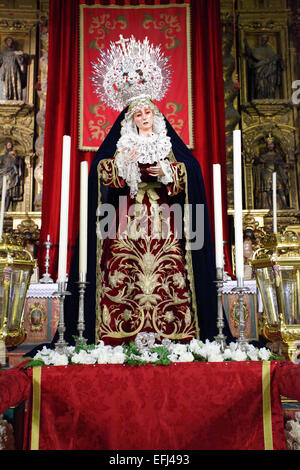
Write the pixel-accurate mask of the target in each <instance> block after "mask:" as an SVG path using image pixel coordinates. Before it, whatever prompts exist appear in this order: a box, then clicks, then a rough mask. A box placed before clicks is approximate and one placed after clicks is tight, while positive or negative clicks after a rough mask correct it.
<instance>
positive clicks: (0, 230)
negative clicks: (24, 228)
mask: <svg viewBox="0 0 300 470" xmlns="http://www.w3.org/2000/svg"><path fill="white" fill-rule="evenodd" d="M5 199H6V175H4V176H2V196H1V212H0V240H1V239H2V235H3V224H4V212H5Z"/></svg>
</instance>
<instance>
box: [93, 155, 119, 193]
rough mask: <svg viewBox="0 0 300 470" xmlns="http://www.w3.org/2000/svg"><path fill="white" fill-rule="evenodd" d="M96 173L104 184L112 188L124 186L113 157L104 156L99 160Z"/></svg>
mask: <svg viewBox="0 0 300 470" xmlns="http://www.w3.org/2000/svg"><path fill="white" fill-rule="evenodd" d="M98 175H99V179H100V180H101V181H102V183H103V184H104V185H105V186H112V187H114V188H123V187H124V186H125V183H124V181H123V180H122V179H121V178H120V177H119V175H118V169H117V167H116V164H115V160H114V159H113V158H106V159H104V160H101V161H100V162H99V164H98Z"/></svg>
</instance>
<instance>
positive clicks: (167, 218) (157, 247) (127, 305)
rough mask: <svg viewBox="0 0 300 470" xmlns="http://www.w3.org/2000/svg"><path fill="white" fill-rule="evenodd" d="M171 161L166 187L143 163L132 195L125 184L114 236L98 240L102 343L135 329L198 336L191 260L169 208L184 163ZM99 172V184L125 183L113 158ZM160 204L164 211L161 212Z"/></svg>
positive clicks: (130, 335)
mask: <svg viewBox="0 0 300 470" xmlns="http://www.w3.org/2000/svg"><path fill="white" fill-rule="evenodd" d="M171 165H172V170H173V175H174V177H173V180H174V181H173V183H172V184H170V185H168V186H165V185H164V184H162V183H159V182H157V180H156V179H155V178H153V177H149V176H147V173H146V171H145V166H141V174H142V179H143V183H139V190H138V193H137V195H136V197H135V199H132V198H130V197H129V188H128V192H127V196H126V197H123V204H122V206H119V208H118V213H116V215H115V222H116V224H115V225H114V226H113V227H115V229H116V233H115V236H114V232H113V230H114V228H113V229H112V231H111V232H110V236H109V237H107V238H105V239H104V240H98V255H97V296H96V311H97V324H96V337H97V339H101V340H103V341H104V342H105V343H106V344H111V345H116V344H123V343H129V342H130V341H134V339H135V336H136V335H137V334H138V333H139V332H153V333H158V334H159V335H160V337H161V338H169V339H171V340H173V341H181V342H187V341H190V340H191V339H192V338H193V337H197V336H198V325H197V319H196V316H195V314H194V309H193V307H192V306H193V292H192V290H190V283H189V276H190V275H189V273H190V272H191V270H189V269H188V265H189V262H190V261H189V259H188V257H187V258H186V257H185V255H184V252H185V250H184V248H183V247H184V243H183V240H180V239H179V238H178V235H180V233H179V231H178V229H176V220H178V219H177V217H178V213H176V214H177V215H174V213H173V211H168V208H169V207H170V205H171V204H172V196H173V195H175V194H178V193H179V192H180V191H183V190H184V187H185V176H186V174H185V166H184V164H183V163H175V162H174V163H171ZM98 175H99V182H100V184H104V185H108V186H111V187H116V188H121V187H125V186H126V183H125V181H124V180H123V179H122V178H120V177H119V176H118V172H117V169H116V166H115V162H114V159H107V160H102V161H101V162H100V163H99V165H98ZM99 193H100V191H99ZM99 202H100V203H101V201H99ZM138 204H141V205H138ZM161 204H164V206H163V207H165V211H163V212H161V213H159V211H158V207H159V205H161ZM160 207H162V206H160ZM192 284H193V283H192Z"/></svg>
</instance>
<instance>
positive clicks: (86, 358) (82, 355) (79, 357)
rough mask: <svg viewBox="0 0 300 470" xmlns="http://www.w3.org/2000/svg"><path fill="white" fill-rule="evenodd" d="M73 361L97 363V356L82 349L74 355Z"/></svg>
mask: <svg viewBox="0 0 300 470" xmlns="http://www.w3.org/2000/svg"><path fill="white" fill-rule="evenodd" d="M72 362H74V363H75V364H95V363H96V358H95V357H93V356H92V355H91V354H89V353H88V352H87V351H85V350H83V349H82V350H81V351H79V352H78V353H75V354H74V355H73V356H72Z"/></svg>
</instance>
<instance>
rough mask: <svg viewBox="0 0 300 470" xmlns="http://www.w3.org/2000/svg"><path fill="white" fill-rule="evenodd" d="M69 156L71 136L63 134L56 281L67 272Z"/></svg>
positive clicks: (61, 279)
mask: <svg viewBox="0 0 300 470" xmlns="http://www.w3.org/2000/svg"><path fill="white" fill-rule="evenodd" d="M70 157H71V137H70V136H68V135H64V136H63V154H62V172H61V195H60V228H59V255H58V282H65V281H66V274H67V254H68V222H69V186H70Z"/></svg>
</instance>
